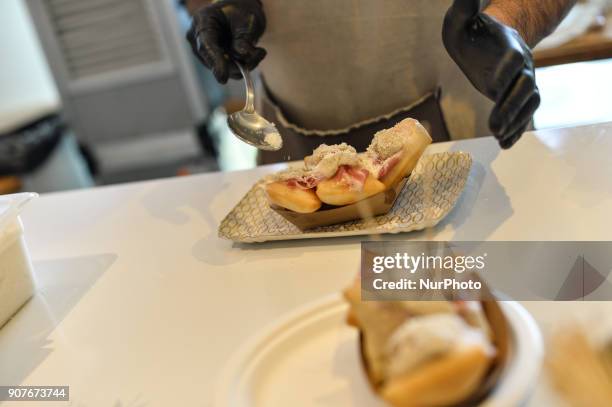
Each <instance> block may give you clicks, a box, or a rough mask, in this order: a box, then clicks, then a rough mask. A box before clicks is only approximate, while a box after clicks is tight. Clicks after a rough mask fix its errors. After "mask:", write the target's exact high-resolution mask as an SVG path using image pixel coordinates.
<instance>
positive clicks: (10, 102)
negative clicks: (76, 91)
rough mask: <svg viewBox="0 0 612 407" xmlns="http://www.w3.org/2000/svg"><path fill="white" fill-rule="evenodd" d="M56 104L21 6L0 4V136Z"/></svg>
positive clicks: (9, 0) (1, 0) (11, 1)
mask: <svg viewBox="0 0 612 407" xmlns="http://www.w3.org/2000/svg"><path fill="white" fill-rule="evenodd" d="M59 104H60V101H59V95H58V93H57V89H56V87H55V83H54V81H53V78H52V76H51V73H50V71H49V68H48V66H47V62H46V60H45V57H44V54H43V52H42V49H41V47H40V44H39V41H38V38H37V37H36V33H35V31H34V27H33V26H32V22H31V20H30V15H29V14H28V11H27V9H26V6H25V4H24V2H23V1H22V0H0V133H2V132H4V131H9V130H11V128H13V127H15V126H19V125H21V124H23V123H24V121H27V120H29V119H32V118H34V117H32V116H36V115H37V114H39V113H40V112H47V111H49V110H51V109H53V108H55V107H57V106H59Z"/></svg>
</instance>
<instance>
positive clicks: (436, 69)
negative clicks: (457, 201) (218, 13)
mask: <svg viewBox="0 0 612 407" xmlns="http://www.w3.org/2000/svg"><path fill="white" fill-rule="evenodd" d="M263 4H264V9H265V12H266V17H267V21H268V25H267V30H266V33H265V34H264V36H263V38H262V40H261V45H262V46H263V47H265V48H266V49H267V51H268V56H267V57H266V59H265V60H264V61H263V62H262V64H261V72H262V73H263V76H264V78H265V81H266V84H267V86H268V89H269V90H270V92H271V93H272V95H273V96H274V98H275V99H276V101H277V102H278V104H279V105H280V107H281V108H282V110H283V112H284V113H285V115H286V116H287V117H288V119H289V120H291V121H293V122H294V123H295V124H296V125H299V126H301V127H303V128H306V129H320V130H331V129H341V128H345V127H348V126H350V125H351V124H354V123H357V122H361V121H364V120H367V119H371V118H374V117H377V116H380V115H384V114H387V113H390V112H392V111H394V110H396V109H398V108H401V107H404V106H407V105H409V104H411V102H414V101H415V100H417V99H419V98H420V97H421V96H422V95H424V94H426V93H428V92H430V91H433V90H434V89H435V88H436V87H438V86H439V87H441V89H442V110H443V112H444V116H445V119H446V123H447V126H448V129H449V132H450V134H451V137H452V138H454V139H458V138H468V137H476V136H486V135H489V130H488V126H487V121H488V116H489V113H490V110H491V108H492V103H491V102H489V101H488V100H487V99H486V98H485V97H483V96H482V95H481V94H480V93H478V92H477V91H476V90H475V89H474V88H473V87H472V86H471V84H470V83H469V82H468V80H467V79H466V78H465V77H464V75H463V74H462V72H461V71H460V70H459V68H457V66H456V65H455V63H454V62H453V61H452V60H451V58H450V57H449V56H448V54H447V53H446V50H445V48H444V46H443V44H442V36H441V32H442V20H443V18H444V14H445V13H446V10H447V9H448V7H449V6H450V4H451V1H450V0H376V1H372V0H333V1H330V0H308V1H302V0H294V1H291V0H263Z"/></svg>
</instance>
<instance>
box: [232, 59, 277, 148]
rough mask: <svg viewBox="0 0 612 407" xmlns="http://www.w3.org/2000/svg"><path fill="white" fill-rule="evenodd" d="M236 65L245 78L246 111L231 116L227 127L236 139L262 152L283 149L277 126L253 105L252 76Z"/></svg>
mask: <svg viewBox="0 0 612 407" xmlns="http://www.w3.org/2000/svg"><path fill="white" fill-rule="evenodd" d="M236 65H237V66H238V69H240V73H242V76H243V77H244V82H245V86H246V103H245V105H244V109H242V110H241V111H239V112H235V113H232V114H230V115H229V117H228V118H227V125H228V126H229V128H230V130H231V131H232V133H234V135H235V136H236V137H238V138H239V139H240V140H242V141H244V142H245V143H247V144H250V145H252V146H254V147H257V148H258V149H260V150H268V151H276V150H280V149H281V148H282V147H283V139H282V137H281V135H280V133H279V132H278V130H276V126H274V123H270V122H269V121H267V120H266V119H264V118H263V117H261V116H260V115H259V114H257V112H256V111H255V107H254V104H253V100H254V98H255V96H254V92H253V81H252V79H251V74H250V73H249V71H247V70H246V69H245V68H244V67H242V65H240V64H239V63H236Z"/></svg>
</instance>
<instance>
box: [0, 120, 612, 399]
mask: <svg viewBox="0 0 612 407" xmlns="http://www.w3.org/2000/svg"><path fill="white" fill-rule="evenodd" d="M448 149H451V150H464V151H468V152H470V153H472V155H473V157H474V167H473V170H472V174H471V177H470V180H469V183H468V185H467V188H466V190H465V192H464V194H463V196H462V198H461V199H460V201H459V203H458V206H457V208H455V210H454V211H453V212H451V214H450V215H449V216H448V217H447V218H446V219H445V220H444V221H443V222H442V223H441V224H440V225H439V226H438V227H436V228H435V229H434V230H430V231H425V232H421V233H412V234H404V235H399V236H393V237H392V238H393V239H436V240H451V239H454V240H485V239H487V240H612V228H611V223H610V213H611V212H612V160H611V159H610V156H611V153H612V123H611V124H605V125H597V126H591V127H582V128H574V129H560V130H552V131H547V132H541V133H535V134H529V135H526V136H525V137H524V139H523V140H521V141H520V142H519V143H518V145H517V146H516V147H515V148H514V149H512V150H510V151H500V150H499V148H498V147H497V144H496V143H495V141H494V140H493V139H490V138H487V139H478V140H469V141H463V142H456V143H445V144H439V145H435V146H432V147H431V148H430V150H428V151H429V152H437V151H442V150H448ZM274 169H275V167H274V166H268V167H261V168H258V169H256V170H252V171H244V172H232V173H211V174H204V175H198V176H192V177H186V178H176V179H169V180H159V181H151V182H145V183H137V184H128V185H122V186H112V187H105V188H98V189H93V190H87V191H78V192H68V193H59V194H52V195H47V196H43V197H42V198H40V199H39V200H37V201H35V202H33V203H32V204H31V206H30V207H29V208H27V209H26V211H25V213H24V215H23V221H24V223H25V227H26V238H27V242H28V245H29V247H30V250H31V254H32V258H33V262H34V267H35V270H36V271H35V272H36V278H37V282H38V290H39V293H38V294H37V295H36V297H35V298H34V299H33V300H32V301H31V302H30V303H29V304H27V305H26V307H25V308H24V309H22V311H21V312H20V313H19V314H18V315H17V317H16V318H15V319H14V320H13V321H11V322H10V323H9V324H8V325H7V326H5V328H3V329H2V330H1V331H0V385H17V384H22V385H70V388H71V389H70V392H71V398H72V400H73V401H72V402H71V403H72V404H61V403H49V405H74V406H141V405H142V406H144V405H146V406H172V405H176V406H207V405H209V403H210V401H211V393H212V390H213V385H214V381H215V379H216V378H217V376H218V374H219V371H220V369H221V368H222V367H223V365H224V363H225V362H226V360H227V358H228V357H229V355H230V354H231V353H232V351H234V350H235V349H236V348H237V347H238V346H239V345H240V344H241V343H242V342H243V341H244V340H245V339H246V338H247V337H248V336H250V335H252V334H254V333H255V332H257V330H259V329H260V328H262V327H263V326H265V325H266V324H268V323H270V322H272V321H273V320H274V319H276V318H277V317H279V316H280V315H282V314H283V313H285V312H287V311H289V310H291V309H293V308H295V307H297V306H299V305H301V304H303V303H306V302H308V301H311V300H315V299H317V298H319V297H321V296H324V295H326V294H329V293H332V292H336V291H338V290H340V289H341V288H343V287H344V286H345V285H347V283H348V282H349V281H350V280H351V279H352V278H353V276H354V275H355V273H356V272H357V269H358V265H359V250H360V246H359V242H360V240H361V239H360V238H342V239H324V240H314V241H292V242H277V243H269V244H256V245H237V244H233V243H231V242H228V241H223V240H220V239H218V238H217V226H218V224H219V222H220V221H221V219H222V218H223V217H224V216H225V214H226V213H227V212H228V211H229V210H230V208H231V207H232V206H233V205H234V204H236V203H237V201H238V200H239V199H240V197H241V196H242V195H243V194H244V193H245V192H246V191H247V190H248V189H249V188H250V186H251V185H252V183H253V182H255V181H256V179H257V178H258V177H260V176H262V175H263V174H265V173H268V172H271V171H273V170H274ZM527 306H528V308H529V309H530V310H531V311H532V312H533V313H534V316H535V317H536V319H537V320H538V322H539V323H540V324H541V326H542V327H543V328H544V329H545V330H546V331H548V330H549V329H550V328H551V327H553V326H555V325H556V324H558V321H559V319H560V318H567V315H568V314H571V313H576V314H580V315H591V316H592V315H593V313H592V312H595V313H597V312H599V311H601V309H602V307H607V308H608V310H609V311H612V303H610V304H588V303H587V304H585V303H568V304H561V303H531V304H527ZM587 311H588V312H587ZM608 315H610V313H608ZM543 383H544V382H543V381H542V383H541V384H540V386H539V391H538V393H537V394H536V396H535V399H534V401H533V403H532V404H533V405H544V404H542V403H543V402H544V400H547V401H548V402H550V400H549V399H548V398H547V397H549V395H548V394H547V391H546V390H544V389H545V386H544V384H543ZM0 405H1V406H3V407H4V406H5V405H7V406H8V405H9V403H4V404H3V403H0ZM16 405H18V406H28V405H30V404H28V403H17V404H16ZM32 405H34V404H32Z"/></svg>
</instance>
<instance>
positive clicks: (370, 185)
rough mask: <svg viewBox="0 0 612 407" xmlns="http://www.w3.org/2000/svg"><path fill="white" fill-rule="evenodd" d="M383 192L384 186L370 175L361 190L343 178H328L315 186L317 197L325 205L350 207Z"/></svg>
mask: <svg viewBox="0 0 612 407" xmlns="http://www.w3.org/2000/svg"><path fill="white" fill-rule="evenodd" d="M384 190H385V185H384V184H383V183H382V182H380V181H379V180H377V179H376V178H374V177H373V176H372V175H371V174H368V176H367V177H366V179H365V182H364V184H363V188H355V187H354V186H352V185H351V184H350V183H348V182H347V181H346V180H345V179H344V178H338V177H334V178H329V179H326V180H324V181H321V182H320V183H319V185H317V196H318V197H319V199H320V200H321V201H323V202H325V203H326V204H329V205H335V206H342V205H350V204H353V203H355V202H358V201H361V200H363V199H366V198H369V197H371V196H372V195H376V194H378V193H379V192H382V191H384Z"/></svg>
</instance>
